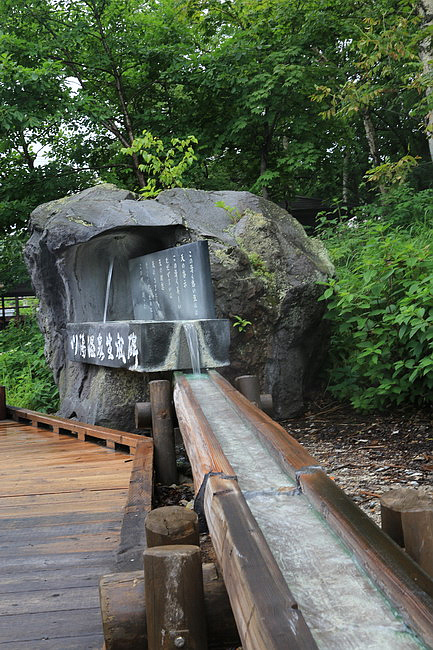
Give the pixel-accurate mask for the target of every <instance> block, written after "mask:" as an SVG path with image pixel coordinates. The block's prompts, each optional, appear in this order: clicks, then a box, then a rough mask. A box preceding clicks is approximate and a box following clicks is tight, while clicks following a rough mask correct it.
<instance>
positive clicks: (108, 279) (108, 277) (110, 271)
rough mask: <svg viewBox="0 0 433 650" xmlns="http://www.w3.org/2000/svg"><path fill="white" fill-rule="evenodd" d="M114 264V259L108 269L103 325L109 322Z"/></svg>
mask: <svg viewBox="0 0 433 650" xmlns="http://www.w3.org/2000/svg"><path fill="white" fill-rule="evenodd" d="M113 264H114V259H111V260H110V266H109V267H108V275H107V286H106V288H105V303H104V319H103V323H106V322H107V310H108V299H109V297H110V288H111V278H112V276H113Z"/></svg>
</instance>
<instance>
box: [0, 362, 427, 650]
mask: <svg viewBox="0 0 433 650" xmlns="http://www.w3.org/2000/svg"><path fill="white" fill-rule="evenodd" d="M174 401H175V407H176V412H177V417H178V420H179V426H180V429H181V432H182V436H183V439H184V444H185V447H186V449H187V452H188V455H189V459H190V462H191V466H192V470H193V477H194V484H195V489H196V509H197V510H199V513H200V514H201V515H202V520H203V519H205V521H206V523H207V526H208V528H209V531H210V535H211V539H212V543H213V546H214V549H215V553H216V557H217V560H218V567H217V569H218V571H220V572H222V575H223V578H224V582H225V587H226V589H227V592H228V596H229V598H230V604H231V609H232V610H233V614H234V617H235V620H236V625H237V629H238V631H239V635H240V639H241V642H242V646H243V649H244V650H277V649H278V650H297V649H299V650H301V649H303V650H305V649H307V648H308V649H313V648H321V649H322V648H323V649H325V648H326V649H330V648H332V649H333V650H334V649H335V650H339V649H341V650H349V649H350V650H355V649H359V650H367V649H369V650H386V649H387V648H392V650H399V649H401V650H412V649H416V648H428V647H430V648H433V581H432V580H431V579H430V578H429V576H428V575H427V574H426V573H425V572H424V571H422V570H421V569H420V568H419V567H418V565H417V564H415V562H413V561H412V560H411V559H410V558H409V557H408V556H407V555H406V554H405V553H404V551H402V550H401V549H400V548H399V547H398V546H397V545H396V544H394V542H392V541H391V540H390V538H388V537H387V536H386V535H384V534H383V533H382V531H381V530H380V529H378V528H377V527H376V526H375V524H374V523H373V522H372V521H371V520H370V519H369V518H368V517H367V516H366V515H364V514H363V513H362V512H361V511H360V510H359V509H358V508H357V507H356V506H355V505H354V504H353V503H352V502H351V501H350V499H348V498H347V497H346V496H345V495H344V493H342V492H341V490H339V489H338V488H337V487H336V486H335V484H334V483H333V482H332V481H331V480H330V479H329V478H328V477H327V476H326V473H325V471H324V469H323V468H321V467H319V466H318V464H317V462H316V461H315V459H314V458H312V457H311V456H310V455H309V454H308V452H307V451H306V450H305V449H304V448H303V447H302V446H301V445H299V444H298V443H297V442H296V441H295V440H294V439H292V438H291V437H290V436H289V435H288V434H287V433H286V432H285V431H284V430H283V429H282V428H281V427H280V426H279V425H278V424H277V423H276V422H274V421H273V420H271V418H269V417H268V416H267V415H265V414H264V413H263V412H262V411H261V410H260V409H258V408H256V407H255V406H253V405H252V404H251V403H250V402H249V401H248V400H246V399H245V398H244V397H243V396H242V395H240V393H238V392H237V391H236V390H235V389H234V388H233V387H232V386H231V385H230V384H228V383H227V382H226V381H225V380H224V379H223V378H222V377H221V376H220V375H219V374H218V373H217V372H215V371H210V372H209V373H207V374H204V375H200V376H188V375H183V374H181V373H179V374H177V376H176V379H175V390H174ZM3 416H6V417H9V418H14V421H13V420H11V419H10V420H4V421H3V422H1V423H0V453H1V456H0V457H1V458H2V464H1V465H0V481H1V483H2V490H1V493H2V497H1V499H0V518H1V528H0V537H1V539H2V540H3V543H2V549H3V551H1V550H0V558H1V559H0V565H1V567H2V570H1V579H0V585H1V594H2V595H1V597H0V602H1V603H2V608H1V609H0V648H1V647H3V646H4V647H5V648H17V650H19V649H20V648H30V647H31V648H32V649H36V650H39V648H51V649H54V648H58V649H59V650H60V649H62V650H68V649H69V648H70V649H71V650H72V649H75V648H89V649H90V648H95V649H96V648H101V647H102V643H103V641H104V638H103V632H102V628H101V622H100V621H101V615H100V610H99V598H98V591H97V584H98V581H99V579H100V578H101V576H104V575H105V574H111V575H109V576H105V578H103V579H102V581H101V585H103V584H105V586H106V588H107V589H111V590H112V591H111V592H110V598H111V601H112V602H111V604H110V603H108V605H107V603H106V602H105V601H104V596H102V609H103V613H104V616H106V618H105V619H104V620H105V622H104V630H105V633H106V634H105V642H106V644H107V645H106V648H107V650H120V649H126V648H138V647H149V648H150V650H154V649H155V650H156V648H164V649H165V648H173V649H174V648H175V647H185V648H191V649H193V650H201V648H203V650H204V648H205V645H203V643H202V642H200V643H201V644H199V645H197V644H195V645H194V642H193V640H192V641H191V640H190V638H189V637H188V631H186V633H185V638H187V639H188V642H187V644H186V645H184V646H176V645H174V641H170V643H171V645H170V644H168V645H167V644H166V645H164V644H161V645H158V644H156V645H155V641H152V642H151V644H150V645H149V646H148V645H147V641H146V634H147V633H146V623H145V619H146V605H145V600H144V598H145V596H144V584H143V582H144V579H143V570H142V569H140V570H139V571H136V572H133V573H131V570H133V569H134V568H135V567H134V563H137V565H138V564H139V562H140V558H142V553H143V550H144V547H145V541H144V536H143V531H144V520H145V517H146V515H147V514H148V513H149V511H150V509H151V492H152V453H153V452H152V449H153V445H152V441H151V440H150V439H148V438H143V437H141V436H138V435H134V434H128V433H124V432H119V431H110V430H106V429H104V428H102V427H95V426H90V425H86V424H83V423H77V422H73V421H68V420H62V419H61V418H56V417H50V416H46V415H42V414H37V413H34V412H32V411H26V410H24V409H11V408H9V410H8V411H7V412H6V413H4V414H3ZM1 417H2V414H1V413H0V420H1ZM73 436H75V438H76V439H74V437H73ZM95 441H99V443H100V444H99V446H98V445H95V444H94V443H95ZM92 443H93V444H92ZM101 444H102V445H104V446H101ZM131 470H132V472H131ZM130 479H131V480H130ZM125 503H126V505H125ZM122 518H123V519H122ZM178 548H181V547H176V549H178ZM184 548H186V547H184ZM189 548H192V547H189ZM176 552H179V551H176ZM156 554H157V553H156ZM127 571H129V573H127ZM119 572H121V573H119ZM117 576H119V578H117ZM208 580H209V567H207V569H206V571H205V572H204V588H205V600H206V599H208V600H209V598H210V596H209V593H210V592H209V589H208V591H207V592H206V589H207V584H208V583H207V581H208ZM104 581H105V583H104ZM215 584H216V583H215ZM113 589H114V591H113ZM218 589H220V591H221V588H220V587H219V586H218ZM101 593H102V594H103V593H104V592H103V591H102V592H101ZM107 593H108V592H107ZM113 594H114V595H113ZM148 596H149V594H148V593H147V595H146V599H147V598H148ZM220 596H221V594H219V595H218V598H217V600H215V599H214V600H213V601H212V607H215V603H216V602H220V601H221V598H220ZM212 597H214V596H212ZM107 602H108V601H107ZM113 603H114V604H113ZM106 605H107V606H111V607H112V608H113V607H114V608H115V607H117V610H118V612H116V611H114V610H113V611H110V612H109V613H108V614H107V612H106V611H105V609H104V608H105V607H106ZM147 609H148V610H149V608H147ZM221 611H223V610H221ZM113 612H114V615H113ZM117 614H118V620H119V623H118V629H119V630H120V632H121V634H119V635H120V636H122V635H123V641H122V640H120V641H119V639H117V641H115V640H113V639H114V637H116V634H115V631H114V634H113V626H114V627H116V624H117V623H116V621H117V619H116V616H117ZM207 616H208V634H209V614H207ZM107 618H110V625H111V628H110V630H109V627H110V626H109V625H108V623H107ZM214 618H215V617H214ZM148 622H149V621H148ZM222 623H223V622H222V621H221V627H223V624H222ZM212 625H213V626H214V627H213V628H212V629H217V626H218V620H217V621H216V622H215V621H213V622H212V621H211V622H210V626H211V627H212ZM119 635H118V636H119ZM126 637H128V638H129V641H128V640H127V639H126ZM155 638H156V637H155ZM176 638H177V640H179V638H182V637H179V636H177V637H176ZM125 639H126V640H125ZM173 639H174V637H173ZM209 640H210V641H212V639H209V637H208V641H209ZM213 647H218V646H215V644H214V646H213Z"/></svg>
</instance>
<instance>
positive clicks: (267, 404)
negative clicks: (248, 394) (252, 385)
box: [260, 393, 274, 417]
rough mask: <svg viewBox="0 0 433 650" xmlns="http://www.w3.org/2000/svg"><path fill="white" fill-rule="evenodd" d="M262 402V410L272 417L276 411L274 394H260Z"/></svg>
mask: <svg viewBox="0 0 433 650" xmlns="http://www.w3.org/2000/svg"><path fill="white" fill-rule="evenodd" d="M260 402H261V405H262V410H263V411H264V412H265V413H267V414H268V415H269V416H271V417H272V415H273V412H274V402H273V399H272V395H270V394H269V393H262V395H260Z"/></svg>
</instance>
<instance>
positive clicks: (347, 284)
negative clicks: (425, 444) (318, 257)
mask: <svg viewBox="0 0 433 650" xmlns="http://www.w3.org/2000/svg"><path fill="white" fill-rule="evenodd" d="M431 216H432V191H431V190H427V191H425V192H419V193H417V194H415V193H414V191H413V190H412V189H411V188H407V187H403V188H399V189H398V190H394V191H393V192H390V193H389V194H388V195H387V198H386V201H385V202H384V203H377V204H374V205H372V206H369V207H368V208H365V209H364V210H360V211H358V213H357V215H356V217H353V218H352V219H351V220H350V221H343V222H335V223H334V224H333V225H332V228H331V227H330V226H329V223H328V224H326V226H325V229H324V230H323V233H322V235H323V237H324V238H325V240H326V244H327V246H328V250H329V251H330V253H331V256H332V258H333V260H334V262H335V264H336V269H337V276H336V278H334V279H331V280H330V282H329V283H328V285H327V288H326V290H325V292H324V294H323V296H322V299H323V300H327V301H328V313H327V318H328V319H329V320H330V321H331V324H332V341H331V350H330V359H329V368H328V373H329V390H330V391H331V392H332V393H333V394H334V395H335V396H336V397H338V398H339V399H344V400H350V402H351V403H352V405H353V406H354V407H356V408H361V409H366V410H368V409H372V408H377V407H379V408H384V407H388V406H391V405H407V404H412V405H425V404H431V402H432V389H433V303H432V295H433V230H432V228H431Z"/></svg>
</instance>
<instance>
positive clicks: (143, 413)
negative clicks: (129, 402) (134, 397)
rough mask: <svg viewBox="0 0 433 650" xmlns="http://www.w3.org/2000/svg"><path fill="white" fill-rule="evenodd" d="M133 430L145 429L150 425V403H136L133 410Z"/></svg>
mask: <svg viewBox="0 0 433 650" xmlns="http://www.w3.org/2000/svg"><path fill="white" fill-rule="evenodd" d="M134 415H135V428H136V429H147V428H149V427H151V425H152V407H151V404H150V402H137V403H136V405H135V409H134Z"/></svg>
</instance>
